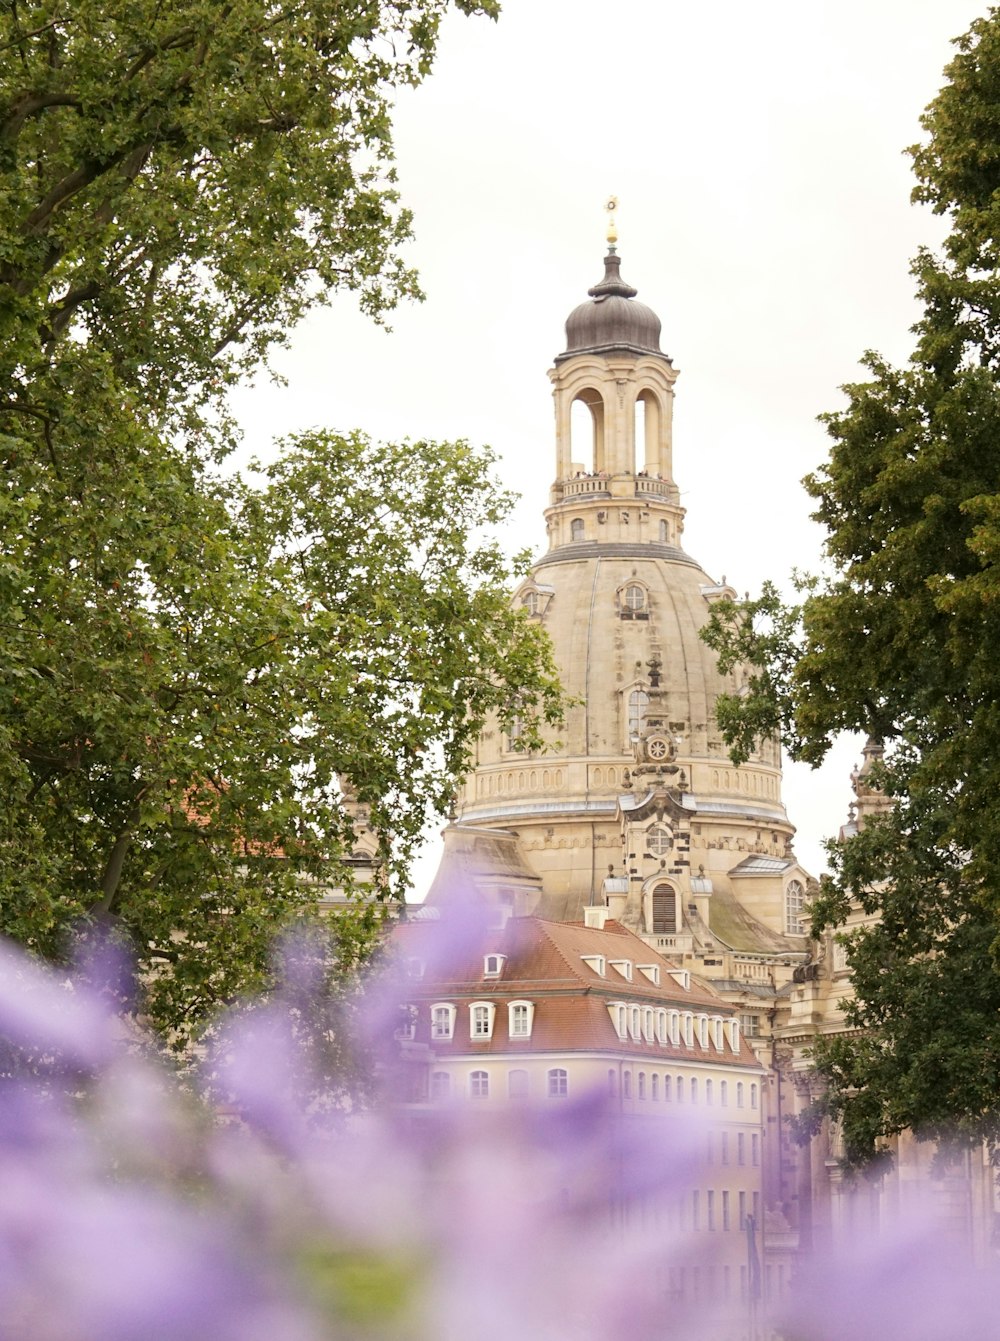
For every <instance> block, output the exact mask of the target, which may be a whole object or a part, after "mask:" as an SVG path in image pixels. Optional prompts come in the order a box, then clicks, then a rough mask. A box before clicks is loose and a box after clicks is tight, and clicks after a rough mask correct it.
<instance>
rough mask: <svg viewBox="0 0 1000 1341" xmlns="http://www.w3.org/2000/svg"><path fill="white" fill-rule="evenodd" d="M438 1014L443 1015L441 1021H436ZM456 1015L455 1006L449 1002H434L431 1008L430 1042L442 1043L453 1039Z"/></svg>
mask: <svg viewBox="0 0 1000 1341" xmlns="http://www.w3.org/2000/svg"><path fill="white" fill-rule="evenodd" d="M439 1012H440V1013H441V1014H442V1015H443V1020H439V1019H438V1014H439ZM457 1013H458V1009H457V1007H456V1006H454V1005H452V1003H451V1002H450V1001H435V1002H434V1004H433V1005H432V1006H431V1042H432V1043H438V1042H444V1041H445V1040H447V1039H450V1038H454V1037H455V1016H456V1015H457Z"/></svg>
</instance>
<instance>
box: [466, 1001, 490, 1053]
mask: <svg viewBox="0 0 1000 1341" xmlns="http://www.w3.org/2000/svg"><path fill="white" fill-rule="evenodd" d="M479 1011H482V1012H485V1014H484V1016H483V1019H484V1021H485V1025H484V1028H482V1029H480V1028H477V1024H478V1021H479V1016H478V1015H477V1012H479ZM496 1013H497V1008H496V1005H495V1004H494V1003H493V1002H492V1001H473V1002H470V1004H469V1037H470V1038H471V1039H472V1041H473V1043H482V1042H489V1040H490V1039H491V1038H492V1037H493V1022H494V1020H495V1019H496Z"/></svg>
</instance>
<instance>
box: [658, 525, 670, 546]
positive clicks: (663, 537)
mask: <svg viewBox="0 0 1000 1341" xmlns="http://www.w3.org/2000/svg"><path fill="white" fill-rule="evenodd" d="M660 544H661V545H669V544H670V525H669V523H668V522H666V521H661V522H660Z"/></svg>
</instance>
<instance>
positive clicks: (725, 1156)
mask: <svg viewBox="0 0 1000 1341" xmlns="http://www.w3.org/2000/svg"><path fill="white" fill-rule="evenodd" d="M722 1162H723V1164H728V1163H729V1133H728V1132H727V1131H724V1132H723V1133H722Z"/></svg>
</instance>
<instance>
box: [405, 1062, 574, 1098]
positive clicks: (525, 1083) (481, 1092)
mask: <svg viewBox="0 0 1000 1341" xmlns="http://www.w3.org/2000/svg"><path fill="white" fill-rule="evenodd" d="M530 1088H531V1087H530V1077H529V1074H528V1072H527V1071H508V1072H507V1097H508V1098H510V1099H527V1098H528V1097H529V1094H530ZM454 1092H455V1091H454V1090H453V1088H452V1076H451V1073H450V1072H448V1071H432V1072H431V1082H430V1097H431V1099H432V1100H438V1101H441V1100H445V1099H450V1098H452V1096H453V1093H454ZM467 1092H468V1096H469V1098H470V1099H488V1098H489V1097H490V1073H489V1072H488V1071H471V1072H470V1073H469V1079H468V1091H467ZM545 1092H546V1094H547V1095H548V1097H549V1098H550V1099H565V1098H566V1097H567V1096H568V1094H569V1076H568V1074H567V1072H566V1071H565V1070H564V1068H563V1067H561V1066H554V1067H552V1069H551V1070H549V1071H547V1072H546V1073H545Z"/></svg>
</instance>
